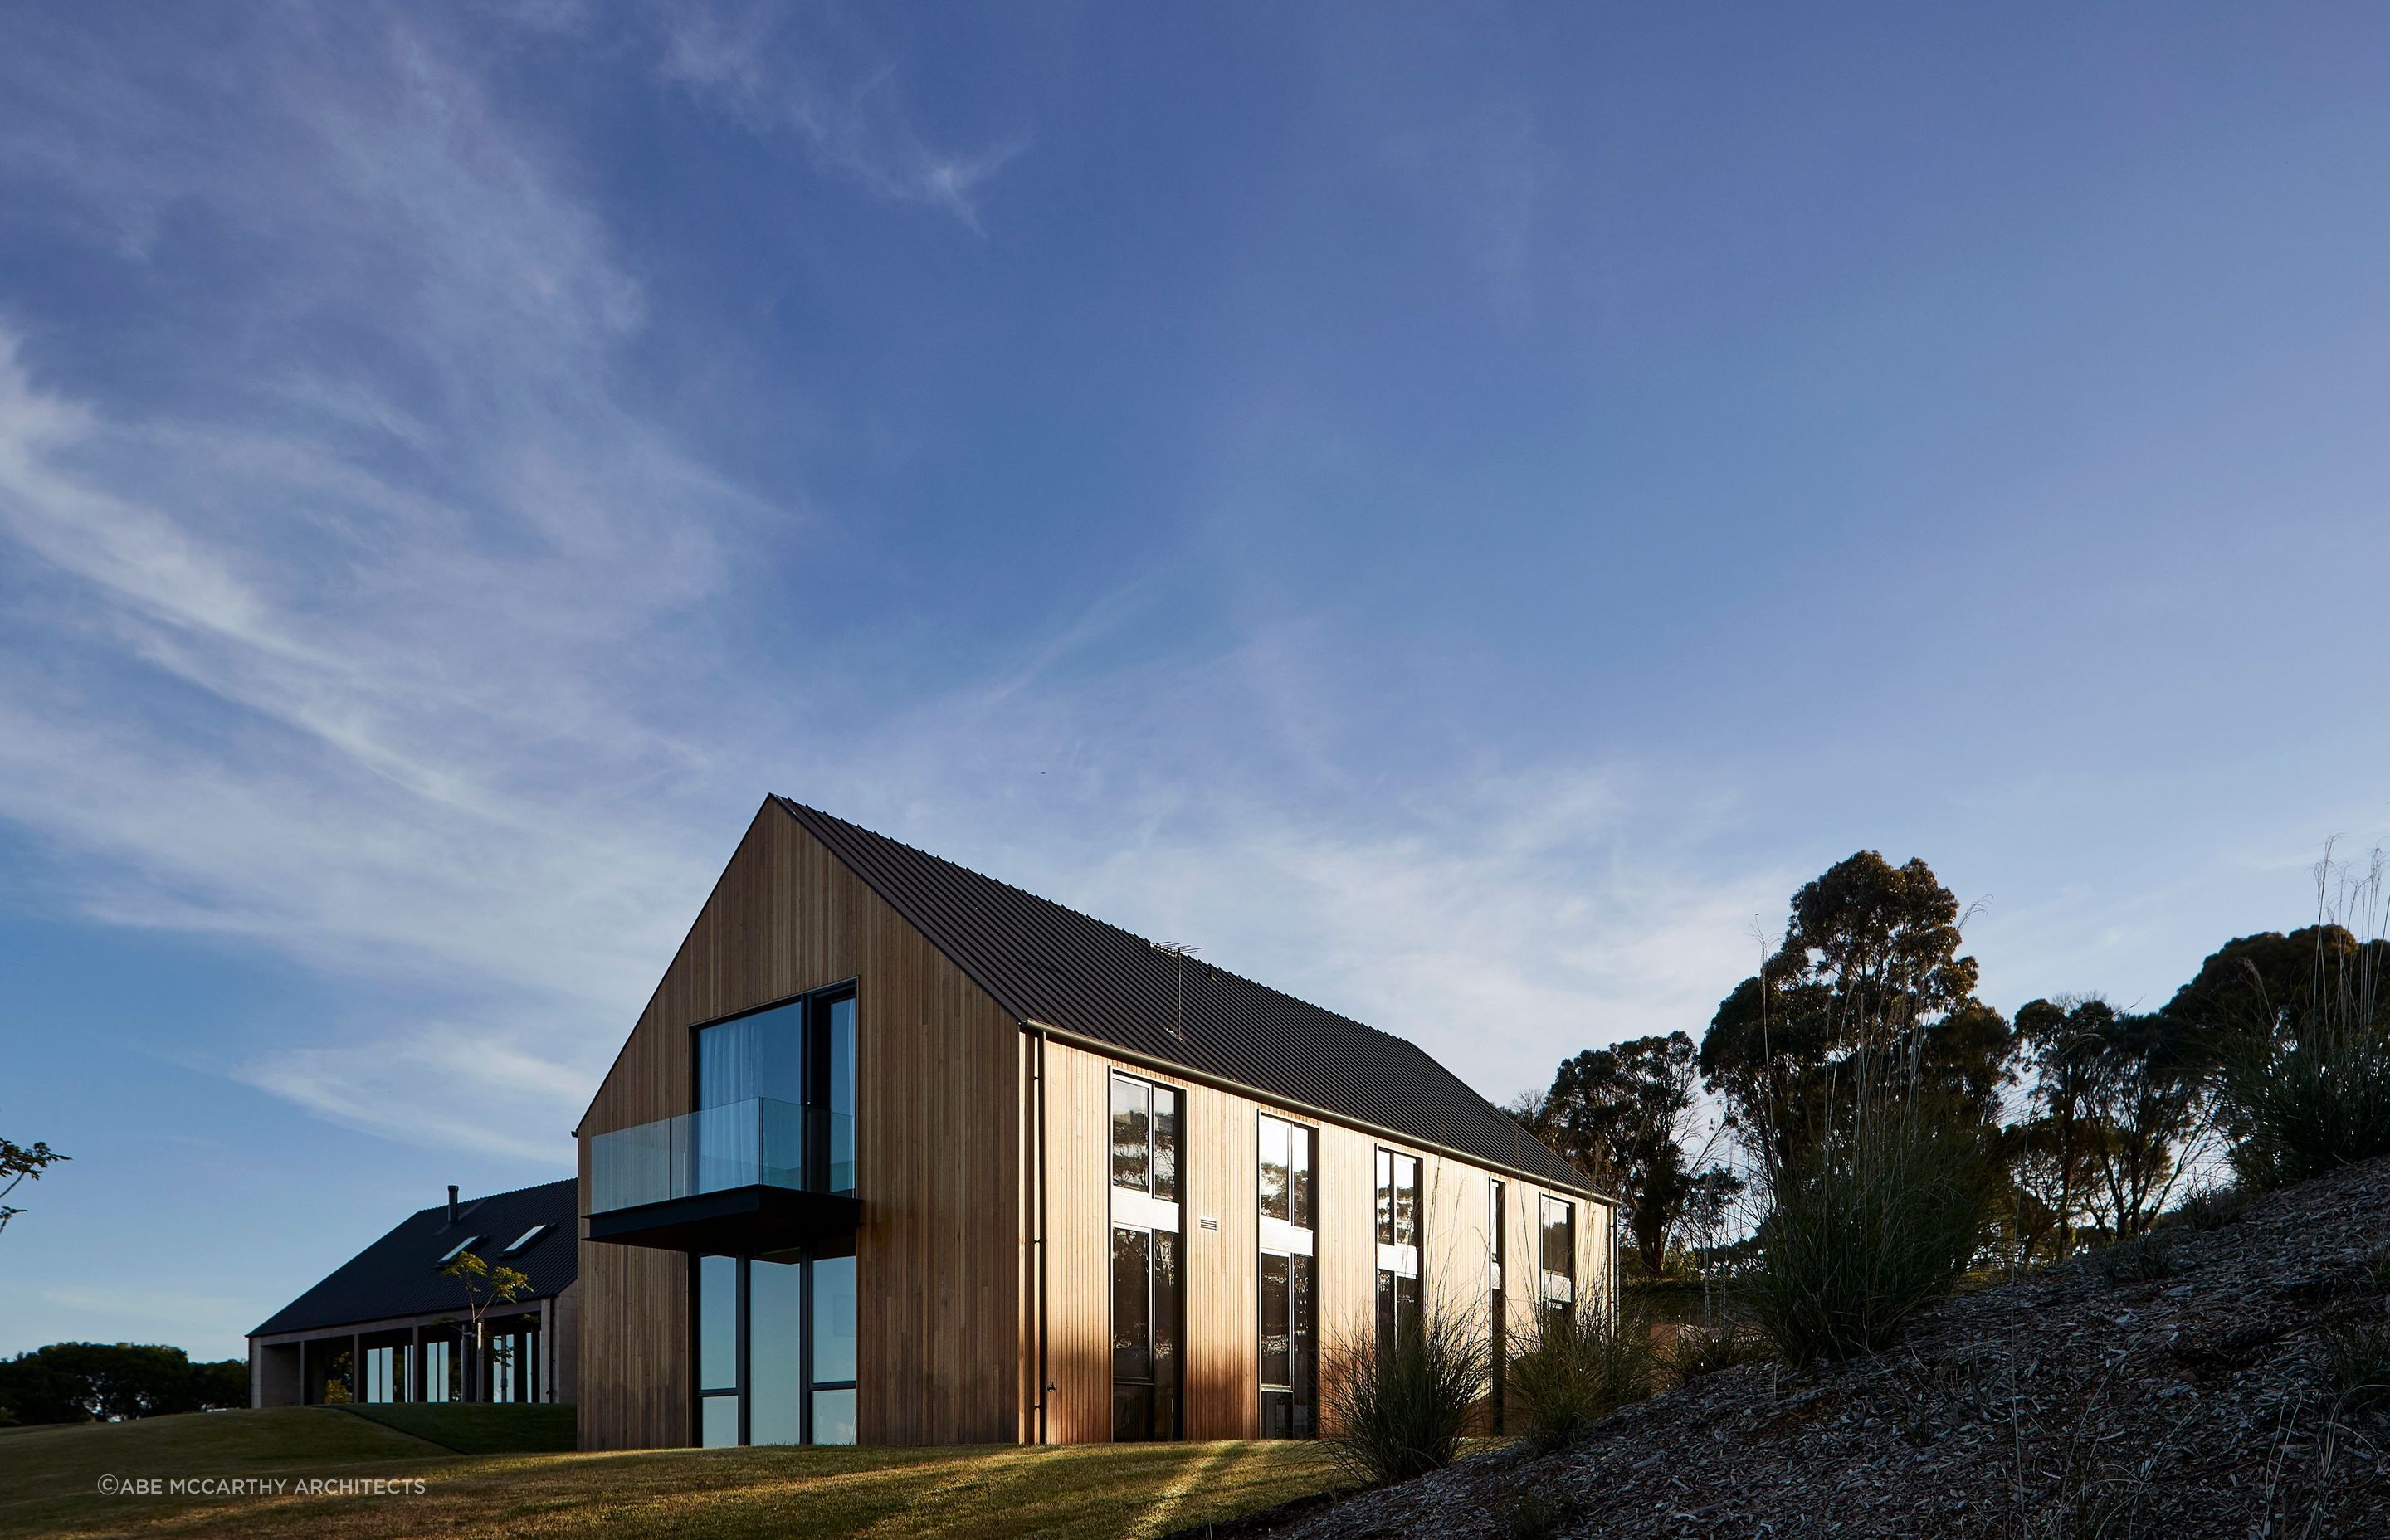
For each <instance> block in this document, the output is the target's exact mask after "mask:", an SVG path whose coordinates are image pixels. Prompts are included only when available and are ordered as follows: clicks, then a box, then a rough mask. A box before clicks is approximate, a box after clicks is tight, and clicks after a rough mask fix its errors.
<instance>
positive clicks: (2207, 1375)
mask: <svg viewBox="0 0 2390 1540" xmlns="http://www.w3.org/2000/svg"><path fill="white" fill-rule="evenodd" d="M2164 1233H2165V1234H2168V1235H2170V1236H2171V1237H2172V1244H2171V1245H2170V1247H2169V1248H2168V1249H2167V1253H2166V1254H2167V1258H2168V1260H2169V1261H2170V1263H2171V1271H2170V1272H2169V1273H2168V1274H2167V1276H2165V1277H2156V1278H2152V1279H2151V1280H2149V1281H2145V1282H2126V1283H2114V1284H2112V1283H2110V1282H2108V1281H2106V1280H2104V1279H2103V1278H2102V1277H2101V1272H2100V1269H2099V1266H2098V1258H2097V1256H2096V1255H2095V1256H2085V1257H2078V1258H2076V1259H2075V1260H2073V1261H2070V1262H2069V1263H2067V1264H2063V1265H2062V1266H2059V1267H2055V1268H2051V1269H2049V1271H2047V1272H2043V1273H2038V1274H2035V1275H2032V1276H2030V1277H2025V1278H2024V1279H2021V1280H2019V1281H2017V1282H2014V1283H2011V1284H2005V1285H2001V1286H1999V1287H1996V1288H1991V1289H1985V1290H1980V1291H1978V1292H1974V1293H1971V1294H1967V1295H1963V1296H1961V1297H1959V1298H1956V1299H1953V1300H1950V1301H1947V1302H1946V1303H1943V1304H1941V1305H1940V1306H1938V1307H1936V1308H1935V1309H1934V1311H1932V1312H1931V1313H1930V1314H1928V1315H1924V1316H1922V1317H1921V1318H1920V1320H1919V1322H1918V1324H1917V1325H1916V1326H1915V1327H1914V1328H1912V1329H1911V1330H1910V1331H1909V1332H1908V1335H1907V1337H1906V1338H1905V1339H1904V1340H1903V1341H1901V1342H1900V1343H1899V1344H1898V1345H1897V1346H1895V1347H1894V1348H1892V1349H1890V1350H1888V1351H1886V1352H1884V1353H1882V1354H1877V1355H1875V1356H1873V1357H1871V1358H1868V1359H1864V1360H1859V1361H1857V1362H1853V1363H1849V1364H1844V1365H1840V1366H1834V1367H1826V1368H1822V1369H1818V1370H1814V1371H1811V1372H1808V1373H1805V1374H1794V1373H1792V1372H1791V1371H1789V1370H1787V1369H1784V1368H1783V1367H1780V1366H1776V1365H1768V1364H1754V1365H1746V1366H1744V1367H1741V1368H1736V1369H1730V1370H1728V1371H1726V1372H1723V1373H1720V1374H1715V1375H1712V1376H1709V1377H1707V1378H1705V1379H1703V1380H1696V1381H1694V1382H1693V1383H1691V1384H1690V1385H1687V1386H1684V1387H1681V1388H1679V1389H1677V1390H1676V1391H1672V1392H1669V1393H1667V1394H1665V1395H1663V1396H1660V1397H1659V1398H1657V1399H1655V1400H1652V1401H1650V1402H1646V1403H1644V1404H1643V1405H1637V1406H1630V1407H1627V1408H1625V1409H1624V1410H1622V1411H1620V1412H1618V1413H1615V1414H1613V1416H1612V1417H1610V1418H1606V1419H1605V1420H1604V1421H1603V1422H1601V1423H1600V1425H1598V1426H1597V1428H1596V1429H1595V1430H1594V1431H1593V1432H1592V1434H1591V1435H1590V1436H1588V1437H1587V1439H1586V1440H1585V1441H1583V1442H1582V1443H1580V1444H1576V1445H1575V1446H1574V1447H1571V1448H1569V1449H1565V1450H1562V1451H1561V1452H1560V1453H1558V1454H1555V1455H1548V1456H1544V1457H1535V1456H1532V1455H1530V1454H1529V1453H1528V1452H1526V1451H1525V1450H1524V1449H1523V1448H1522V1447H1520V1446H1517V1445H1513V1446H1511V1447H1510V1448H1508V1449H1505V1450H1502V1451H1499V1452H1497V1453H1494V1454H1490V1455H1486V1456H1484V1457H1479V1458H1476V1459H1471V1460H1466V1461H1463V1462H1462V1463H1461V1464H1460V1465H1458V1466H1456V1467H1455V1468H1453V1469H1449V1470H1446V1471H1442V1472H1439V1473H1438V1474H1436V1475H1433V1476H1430V1477H1426V1478H1424V1479H1422V1480H1420V1481H1416V1482H1407V1483H1405V1484H1403V1485H1401V1486H1396V1487H1389V1488H1385V1489H1382V1490H1380V1491H1377V1492H1373V1493H1369V1494H1367V1495H1361V1496H1357V1497H1355V1498H1352V1499H1350V1500H1348V1501H1344V1502H1341V1503H1338V1504H1336V1505H1334V1506H1333V1507H1331V1508H1328V1509H1326V1510H1324V1511H1321V1512H1317V1513H1311V1514H1304V1515H1303V1516H1301V1517H1299V1518H1297V1519H1295V1520H1294V1521H1292V1522H1291V1523H1289V1524H1285V1525H1282V1526H1280V1527H1279V1528H1278V1529H1277V1530H1276V1531H1275V1532H1274V1533H1275V1534H1277V1535H1278V1536H1280V1537H1282V1540H1293V1537H1296V1536H1301V1537H1303V1540H1409V1537H1432V1540H1513V1537H1536V1536H1561V1535H1567V1536H1634V1537H1637V1540H1693V1537H1700V1540H1712V1537H1718V1540H1724V1537H1729V1536H1731V1537H1735V1540H1743V1537H1750V1540H1810V1537H1819V1540H1822V1537H1827V1536H1831V1537H1834V1540H1895V1537H1899V1540H2094V1537H2097V1540H2140V1537H2149V1540H2160V1537H2164V1540H2174V1537H2206V1536H2218V1537H2229V1540H2276V1537H2283V1540H2390V1410H2385V1409H2376V1410H2370V1411H2367V1410H2355V1411H2353V1410H2350V1409H2349V1408H2347V1407H2346V1406H2345V1405H2343V1404H2342V1398H2341V1396H2340V1394H2339V1391H2338V1386H2337V1384H2336V1382H2335V1380H2334V1377H2333V1374H2332V1369H2331V1367H2330V1366H2329V1363H2328V1360H2327V1357H2326V1350H2325V1342H2324V1338H2325V1333H2326V1331H2327V1329H2328V1328H2330V1327H2331V1326H2332V1325H2333V1324H2334V1323H2338V1322H2345V1321H2348V1320H2354V1319H2359V1318H2364V1317H2367V1316H2371V1317H2372V1318H2380V1317H2381V1315H2382V1313H2383V1312H2384V1309H2385V1308H2390V1307H2386V1306H2385V1303H2384V1299H2383V1297H2382V1295H2381V1292H2380V1290H2381V1280H2380V1277H2379V1275H2378V1272H2377V1270H2376V1269H2375V1268H2373V1267H2372V1266H2371V1265H2370V1263H2371V1259H2373V1258H2374V1257H2375V1256H2376V1254H2377V1253H2379V1252H2381V1251H2382V1250H2383V1249H2384V1247H2385V1246H2390V1161H2373V1162H2371V1163H2369V1164H2366V1165H2362V1166H2356V1167H2352V1168H2350V1169H2348V1170H2346V1171H2343V1172H2339V1173H2336V1174H2332V1175H2330V1176H2326V1177H2322V1178H2319V1179H2318V1180H2316V1181H2313V1182H2309V1183H2306V1184H2305V1185H2303V1186H2301V1187H2294V1188H2292V1189H2289V1190H2287V1191H2284V1192H2281V1193H2277V1194H2274V1195H2272V1196H2270V1197H2268V1198H2265V1199H2262V1200H2258V1201H2257V1202H2256V1203H2255V1204H2252V1205H2251V1206H2249V1207H2248V1208H2246V1209H2244V1210H2242V1212H2241V1213H2239V1214H2238V1215H2236V1216H2234V1217H2233V1218H2231V1219H2230V1220H2229V1221H2228V1222H2226V1223H2224V1224H2222V1225H2220V1226H2216V1227H2214V1228H2210V1229H2204V1230H2191V1229H2177V1230H2172V1231H2168V1232H2164Z"/></svg>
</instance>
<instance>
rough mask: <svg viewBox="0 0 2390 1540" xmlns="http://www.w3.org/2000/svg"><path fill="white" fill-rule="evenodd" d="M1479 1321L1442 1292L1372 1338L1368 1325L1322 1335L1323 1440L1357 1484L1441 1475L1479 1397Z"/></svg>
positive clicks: (1482, 1375) (1483, 1366) (1482, 1385)
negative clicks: (1385, 1336) (1406, 1320)
mask: <svg viewBox="0 0 2390 1540" xmlns="http://www.w3.org/2000/svg"><path fill="white" fill-rule="evenodd" d="M1487 1369H1488V1362H1487V1357H1486V1336H1485V1322H1484V1318H1483V1316H1482V1315H1479V1314H1478V1313H1477V1312H1475V1311H1473V1310H1468V1309H1464V1308H1461V1307H1459V1306H1457V1305H1455V1304H1453V1303H1451V1302H1450V1300H1449V1298H1448V1297H1447V1296H1446V1295H1445V1294H1444V1293H1442V1292H1441V1291H1436V1292H1433V1293H1432V1294H1431V1295H1430V1297H1429V1298H1428V1299H1427V1300H1426V1301H1425V1302H1424V1303H1422V1305H1421V1308H1420V1313H1419V1316H1418V1318H1417V1320H1416V1321H1414V1322H1412V1323H1410V1324H1408V1325H1406V1326H1404V1327H1401V1328H1397V1329H1396V1330H1395V1331H1394V1332H1393V1333H1392V1334H1391V1337H1390V1338H1389V1340H1386V1341H1380V1340H1379V1335H1378V1332H1377V1330H1376V1327H1375V1323H1362V1324H1360V1325H1359V1326H1358V1327H1357V1328H1348V1329H1346V1330H1345V1331H1343V1332H1342V1333H1340V1334H1339V1335H1337V1336H1335V1337H1334V1338H1332V1339H1330V1341H1329V1343H1328V1348H1327V1351H1326V1352H1325V1353H1324V1354H1322V1361H1321V1365H1320V1377H1319V1378H1320V1409H1321V1412H1322V1414H1323V1421H1324V1422H1325V1423H1326V1426H1327V1429H1328V1436H1327V1439H1326V1442H1327V1444H1329V1446H1330V1449H1332V1450H1333V1451H1334V1452H1335V1455H1336V1457H1337V1460H1338V1462H1339V1463H1340V1464H1342V1465H1343V1467H1344V1468H1345V1469H1346V1470H1347V1471H1348V1472H1349V1473H1350V1474H1351V1475H1353V1476H1354V1477H1355V1478H1356V1479H1357V1480H1359V1481H1362V1482H1368V1483H1370V1484H1373V1485H1390V1484H1392V1483H1394V1482H1407V1481H1409V1480H1410V1479H1411V1478H1413V1477H1415V1476H1424V1475H1426V1474H1427V1473H1428V1472H1430V1471H1432V1470H1441V1469H1444V1468H1445V1467H1446V1466H1447V1465H1450V1464H1451V1463H1452V1462H1453V1461H1454V1460H1456V1459H1458V1457H1459V1456H1460V1441H1461V1438H1462V1436H1463V1435H1464V1434H1465V1433H1466V1432H1467V1431H1468V1430H1469V1424H1470V1419H1471V1418H1472V1417H1473V1416H1474V1415H1475V1413H1476V1410H1477V1407H1478V1405H1479V1404H1480V1403H1482V1402H1483V1401H1484V1397H1485V1392H1486V1386H1487Z"/></svg>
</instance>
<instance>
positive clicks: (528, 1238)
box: [507, 1225, 547, 1256]
mask: <svg viewBox="0 0 2390 1540" xmlns="http://www.w3.org/2000/svg"><path fill="white" fill-rule="evenodd" d="M546 1231H547V1226H545V1225H533V1226H532V1227H531V1228H530V1229H528V1230H525V1231H524V1232H523V1233H522V1234H520V1235H519V1236H517V1237H515V1239H514V1244H513V1245H511V1246H508V1248H507V1254H508V1255H509V1256H511V1255H513V1254H514V1253H515V1252H517V1251H521V1250H522V1249H523V1248H524V1247H526V1246H528V1245H530V1244H531V1243H532V1242H533V1241H534V1240H537V1239H538V1238H540V1237H541V1236H542V1235H544V1234H546Z"/></svg>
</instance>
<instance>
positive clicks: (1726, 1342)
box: [1660, 1315, 1774, 1385]
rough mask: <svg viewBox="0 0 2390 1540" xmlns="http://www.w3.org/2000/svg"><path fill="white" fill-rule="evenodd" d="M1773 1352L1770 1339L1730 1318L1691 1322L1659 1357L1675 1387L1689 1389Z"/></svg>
mask: <svg viewBox="0 0 2390 1540" xmlns="http://www.w3.org/2000/svg"><path fill="white" fill-rule="evenodd" d="M1773 1352H1774V1350H1773V1349H1772V1348H1771V1347H1770V1346H1769V1344H1768V1341H1767V1337H1765V1336H1764V1335H1762V1334H1761V1333H1759V1332H1756V1331H1754V1330H1753V1329H1752V1328H1751V1327H1750V1326H1749V1325H1748V1324H1747V1323H1745V1322H1743V1321H1740V1320H1737V1319H1736V1318H1734V1317H1733V1316H1731V1315H1721V1316H1719V1317H1718V1318H1716V1319H1715V1320H1708V1321H1692V1322H1689V1323H1688V1324H1686V1325H1685V1326H1684V1327H1682V1328H1679V1329H1678V1330H1677V1335H1676V1338H1675V1340H1674V1341H1671V1342H1669V1344H1668V1346H1667V1350H1666V1351H1665V1352H1664V1353H1663V1354H1661V1355H1660V1369H1661V1372H1662V1374H1663V1375H1664V1377H1665V1378H1666V1380H1667V1381H1668V1382H1669V1383H1670V1384H1672V1385H1688V1384H1690V1383H1691V1382H1692V1381H1694V1380H1699V1379H1700V1378H1702V1377H1703V1375H1706V1374H1715V1373H1717V1372H1718V1371H1719V1370H1721V1369H1730V1368H1733V1367H1736V1366H1737V1365H1740V1364H1751V1363H1756V1362H1758V1361H1759V1360H1760V1359H1763V1358H1767V1357H1768V1356H1770V1355H1771V1354H1773Z"/></svg>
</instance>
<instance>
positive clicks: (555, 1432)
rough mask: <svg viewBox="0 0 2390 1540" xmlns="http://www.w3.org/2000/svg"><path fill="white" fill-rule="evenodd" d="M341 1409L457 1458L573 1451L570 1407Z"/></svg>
mask: <svg viewBox="0 0 2390 1540" xmlns="http://www.w3.org/2000/svg"><path fill="white" fill-rule="evenodd" d="M347 1409H348V1410H349V1411H351V1412H353V1413H354V1414H355V1415H356V1416H358V1417H362V1418H371V1419H372V1420H374V1421H376V1422H379V1423H381V1424H382V1425H383V1426H385V1427H389V1428H395V1429H397V1430H398V1431H400V1432H402V1433H412V1434H414V1435H415V1436H416V1437H417V1438H419V1439H422V1440H423V1441H425V1442H426V1443H428V1444H438V1445H440V1447H441V1448H443V1449H447V1450H451V1451H453V1452H455V1453H456V1454H459V1455H558V1454H564V1453H566V1452H568V1451H570V1450H571V1449H572V1448H573V1447H574V1436H575V1435H574V1429H573V1422H572V1407H571V1406H546V1405H529V1406H486V1405H478V1404H476V1405H465V1404H462V1403H457V1404H451V1405H425V1404H420V1403H418V1404H414V1405H408V1404H405V1403H395V1404H389V1405H379V1404H378V1405H363V1406H360V1405H351V1406H350V1407H348V1408H347Z"/></svg>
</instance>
